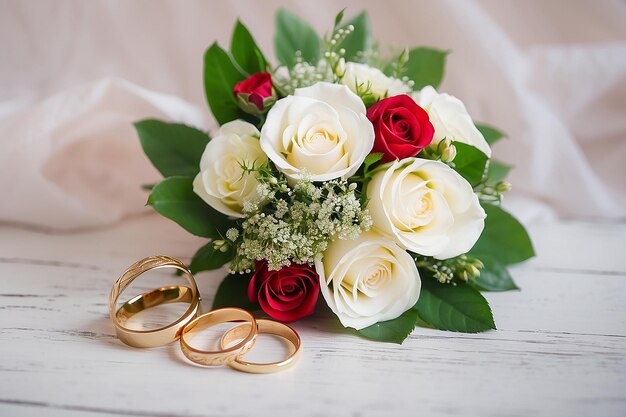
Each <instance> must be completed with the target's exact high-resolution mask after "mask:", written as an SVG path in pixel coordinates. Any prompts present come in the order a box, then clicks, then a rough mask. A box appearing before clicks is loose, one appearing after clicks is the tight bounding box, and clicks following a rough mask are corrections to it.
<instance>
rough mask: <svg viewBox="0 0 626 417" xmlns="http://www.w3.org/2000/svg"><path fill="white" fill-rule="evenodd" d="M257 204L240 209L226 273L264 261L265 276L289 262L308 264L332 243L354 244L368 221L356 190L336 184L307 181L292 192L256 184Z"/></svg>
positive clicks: (273, 184) (283, 185) (278, 183)
mask: <svg viewBox="0 0 626 417" xmlns="http://www.w3.org/2000/svg"><path fill="white" fill-rule="evenodd" d="M258 188H259V199H257V200H256V201H250V202H248V204H246V205H245V208H248V209H250V211H246V212H245V213H244V214H245V216H246V217H245V220H244V221H243V223H242V229H243V235H242V240H241V242H240V244H239V246H238V248H237V256H236V257H235V259H234V260H233V262H232V264H231V270H233V271H243V270H247V269H252V268H253V267H254V262H255V261H259V260H267V263H268V267H269V269H270V270H278V269H280V268H281V267H283V266H288V265H290V264H291V263H292V262H293V263H298V264H304V263H308V264H313V263H314V262H315V260H316V259H319V258H320V257H321V254H322V253H323V252H324V251H325V250H326V248H327V247H328V243H329V241H330V240H331V239H332V238H337V239H341V240H346V239H356V238H357V237H358V236H359V235H360V234H361V232H362V231H366V230H369V228H370V227H371V226H372V220H371V218H370V216H369V214H368V212H367V210H363V209H362V208H361V204H360V202H359V198H358V196H357V195H356V184H350V183H348V181H347V180H345V179H335V180H332V181H327V182H325V183H322V184H319V185H316V184H314V183H312V182H311V181H309V180H307V179H303V180H300V181H298V182H297V183H296V184H295V185H294V186H293V187H289V186H287V185H286V183H285V182H284V181H274V182H273V181H268V182H265V183H261V184H259V187H258Z"/></svg>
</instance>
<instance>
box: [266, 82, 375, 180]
mask: <svg viewBox="0 0 626 417" xmlns="http://www.w3.org/2000/svg"><path fill="white" fill-rule="evenodd" d="M260 143H261V148H262V149H263V151H265V153H266V154H267V156H268V157H269V158H270V159H271V160H272V162H274V164H275V165H276V167H277V168H278V169H279V170H280V171H282V172H283V173H284V174H285V175H286V176H287V177H288V178H290V179H291V180H298V179H300V178H301V177H302V176H303V174H305V173H306V176H307V177H308V178H309V179H310V180H311V181H327V180H331V179H334V178H339V177H349V176H351V175H352V174H354V173H355V172H356V171H357V169H359V166H360V165H361V163H362V162H363V160H364V159H365V157H366V156H367V155H368V154H369V152H370V150H371V149H372V146H374V128H373V126H372V123H371V122H370V121H369V120H368V119H367V117H366V115H365V106H364V105H363V102H362V101H361V99H360V98H359V97H358V96H357V95H355V94H354V93H352V92H351V91H350V90H349V89H348V88H347V87H346V86H343V85H337V84H330V83H325V82H320V83H317V84H315V85H313V86H311V87H306V88H298V89H297V90H296V92H295V93H294V95H293V96H287V97H285V98H283V99H281V100H278V102H277V103H276V104H274V106H273V107H272V109H271V110H270V111H269V113H268V114H267V119H266V120H265V124H264V125H263V128H262V129H261V141H260Z"/></svg>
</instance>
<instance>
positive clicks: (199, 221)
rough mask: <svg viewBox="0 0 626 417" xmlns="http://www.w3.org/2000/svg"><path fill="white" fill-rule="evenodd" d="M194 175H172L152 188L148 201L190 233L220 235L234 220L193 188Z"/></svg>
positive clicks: (204, 235)
mask: <svg viewBox="0 0 626 417" xmlns="http://www.w3.org/2000/svg"><path fill="white" fill-rule="evenodd" d="M192 181H193V179H192V178H189V177H169V178H166V179H164V180H163V181H161V182H160V183H158V184H157V185H155V186H154V188H152V192H151V193H150V197H148V205H149V206H152V208H153V209H154V210H156V211H157V212H158V213H159V214H160V215H162V216H164V217H167V218H168V219H170V220H173V221H175V222H176V223H178V224H179V225H180V226H182V227H183V228H184V229H185V230H187V231H188V232H189V233H191V234H194V235H196V236H201V237H210V238H214V239H217V238H220V236H221V235H223V234H224V232H225V231H226V229H228V227H230V226H231V224H232V222H231V221H230V220H228V218H227V217H226V216H225V215H223V214H222V213H220V212H218V211H216V210H214V209H213V208H211V207H210V206H209V205H208V204H206V203H205V202H204V201H202V199H201V198H200V197H198V196H197V195H196V193H194V192H193V185H192Z"/></svg>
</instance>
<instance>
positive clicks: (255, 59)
mask: <svg viewBox="0 0 626 417" xmlns="http://www.w3.org/2000/svg"><path fill="white" fill-rule="evenodd" d="M230 53H231V54H232V56H233V59H234V60H235V62H237V64H239V66H240V67H241V68H242V69H243V70H244V71H246V72H247V73H248V74H254V73H256V72H265V71H267V67H268V64H267V60H266V59H265V56H264V55H263V52H261V49H260V48H259V47H258V45H257V43H256V41H255V40H254V38H253V37H252V35H251V34H250V31H248V28H247V27H246V26H245V25H244V24H243V23H241V21H239V20H237V23H236V24H235V28H234V29H233V36H232V38H231V40H230Z"/></svg>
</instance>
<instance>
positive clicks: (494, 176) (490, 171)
mask: <svg viewBox="0 0 626 417" xmlns="http://www.w3.org/2000/svg"><path fill="white" fill-rule="evenodd" d="M511 169H513V165H507V164H505V163H502V162H500V161H496V160H494V159H492V160H490V161H489V167H488V168H487V183H488V184H495V183H497V182H499V181H502V180H503V179H505V178H506V176H507V175H509V172H510V171H511Z"/></svg>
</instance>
